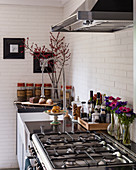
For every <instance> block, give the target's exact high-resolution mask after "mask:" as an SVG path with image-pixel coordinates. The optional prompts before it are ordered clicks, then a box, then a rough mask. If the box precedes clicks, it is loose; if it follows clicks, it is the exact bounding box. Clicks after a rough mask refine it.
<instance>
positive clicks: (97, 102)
mask: <svg viewBox="0 0 136 170" xmlns="http://www.w3.org/2000/svg"><path fill="white" fill-rule="evenodd" d="M95 109H97V110H98V113H100V111H101V99H100V92H97V99H96V105H95Z"/></svg>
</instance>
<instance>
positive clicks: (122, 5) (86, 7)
mask: <svg viewBox="0 0 136 170" xmlns="http://www.w3.org/2000/svg"><path fill="white" fill-rule="evenodd" d="M132 26H133V0H85V2H84V3H83V4H82V5H81V6H80V7H79V8H78V9H77V10H76V11H75V12H74V13H73V14H72V15H71V16H70V17H68V18H67V19H65V20H63V21H61V22H60V23H58V24H56V25H54V26H52V31H53V32H115V31H119V30H123V29H127V28H130V27H132Z"/></svg>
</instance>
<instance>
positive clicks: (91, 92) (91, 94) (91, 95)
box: [90, 90, 93, 103]
mask: <svg viewBox="0 0 136 170" xmlns="http://www.w3.org/2000/svg"><path fill="white" fill-rule="evenodd" d="M92 101H93V91H92V90H90V103H92Z"/></svg>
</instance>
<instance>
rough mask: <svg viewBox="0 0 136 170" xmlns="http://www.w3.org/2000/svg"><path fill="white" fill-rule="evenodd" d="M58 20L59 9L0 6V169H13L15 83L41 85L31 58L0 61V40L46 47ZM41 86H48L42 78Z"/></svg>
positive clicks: (60, 10) (0, 59) (1, 48)
mask: <svg viewBox="0 0 136 170" xmlns="http://www.w3.org/2000/svg"><path fill="white" fill-rule="evenodd" d="M61 19H62V8H54V7H38V6H17V5H0V41H1V43H0V117H1V118H0V154H1V156H0V169H2V168H17V167H18V164H17V159H16V109H15V106H14V104H13V102H14V100H16V96H17V94H16V90H17V87H16V86H17V83H18V82H26V83H27V82H33V83H41V74H38V73H37V74H33V66H32V65H33V60H32V56H30V54H29V53H28V52H27V53H26V54H25V59H21V60H19V59H18V60H17V59H12V60H10V59H9V60H8V59H5V60H4V59H3V38H26V37H29V38H30V43H31V42H35V43H37V44H39V45H48V44H49V35H50V34H49V32H50V31H51V25H53V24H54V23H56V22H59V21H60V20H61ZM44 76H45V83H46V82H50V81H49V79H48V75H47V74H45V75H44Z"/></svg>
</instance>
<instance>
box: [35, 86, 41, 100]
mask: <svg viewBox="0 0 136 170" xmlns="http://www.w3.org/2000/svg"><path fill="white" fill-rule="evenodd" d="M41 87H42V84H35V97H38V98H40V96H41Z"/></svg>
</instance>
